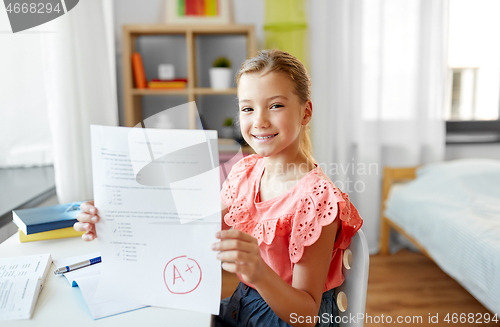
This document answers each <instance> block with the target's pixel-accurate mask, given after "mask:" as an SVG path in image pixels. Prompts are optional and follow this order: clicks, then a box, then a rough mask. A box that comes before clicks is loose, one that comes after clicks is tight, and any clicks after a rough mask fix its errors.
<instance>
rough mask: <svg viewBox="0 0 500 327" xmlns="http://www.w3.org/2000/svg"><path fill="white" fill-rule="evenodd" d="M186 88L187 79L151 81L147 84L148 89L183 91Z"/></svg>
mask: <svg viewBox="0 0 500 327" xmlns="http://www.w3.org/2000/svg"><path fill="white" fill-rule="evenodd" d="M186 86H187V79H185V78H176V79H171V80H160V79H153V80H151V81H150V82H149V83H148V88H150V89H185V88H186Z"/></svg>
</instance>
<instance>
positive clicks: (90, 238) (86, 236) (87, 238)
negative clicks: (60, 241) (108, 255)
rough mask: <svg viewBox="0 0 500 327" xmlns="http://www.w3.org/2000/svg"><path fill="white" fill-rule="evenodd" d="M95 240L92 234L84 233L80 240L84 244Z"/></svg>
mask: <svg viewBox="0 0 500 327" xmlns="http://www.w3.org/2000/svg"><path fill="white" fill-rule="evenodd" d="M95 238H96V235H95V233H94V232H86V233H85V234H83V235H82V239H83V240H84V241H86V242H89V241H93V240H94V239H95Z"/></svg>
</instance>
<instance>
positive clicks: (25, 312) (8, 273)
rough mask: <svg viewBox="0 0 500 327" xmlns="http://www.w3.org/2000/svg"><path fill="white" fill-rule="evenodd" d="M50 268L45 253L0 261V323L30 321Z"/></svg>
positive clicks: (50, 261) (48, 257)
mask: <svg viewBox="0 0 500 327" xmlns="http://www.w3.org/2000/svg"><path fill="white" fill-rule="evenodd" d="M51 265H52V257H51V256H50V254H49V253H47V254H36V255H30V256H23V257H10V258H0V299H1V305H0V321H1V320H19V319H30V318H31V316H32V315H33V311H34V309H35V305H36V302H37V300H38V295H39V294H40V291H41V290H42V288H43V285H44V283H45V277H47V273H48V271H49V268H50V266H51Z"/></svg>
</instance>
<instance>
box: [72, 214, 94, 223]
mask: <svg viewBox="0 0 500 327" xmlns="http://www.w3.org/2000/svg"><path fill="white" fill-rule="evenodd" d="M76 219H77V220H78V221H80V222H82V223H91V224H95V223H97V222H98V221H99V216H97V215H89V214H88V213H85V212H80V213H79V214H78V215H77V216H76Z"/></svg>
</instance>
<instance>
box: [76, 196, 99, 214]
mask: <svg viewBox="0 0 500 327" xmlns="http://www.w3.org/2000/svg"><path fill="white" fill-rule="evenodd" d="M80 209H81V210H82V211H83V212H86V213H90V214H91V215H96V214H97V208H96V207H94V200H92V201H87V202H83V203H82V204H80Z"/></svg>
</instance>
